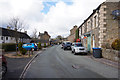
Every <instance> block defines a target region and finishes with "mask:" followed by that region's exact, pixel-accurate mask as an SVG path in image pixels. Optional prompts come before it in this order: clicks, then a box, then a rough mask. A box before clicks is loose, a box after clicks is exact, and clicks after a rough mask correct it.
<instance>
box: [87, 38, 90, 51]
mask: <svg viewBox="0 0 120 80" xmlns="http://www.w3.org/2000/svg"><path fill="white" fill-rule="evenodd" d="M87 50H88V51H89V52H90V51H91V36H88V39H87Z"/></svg>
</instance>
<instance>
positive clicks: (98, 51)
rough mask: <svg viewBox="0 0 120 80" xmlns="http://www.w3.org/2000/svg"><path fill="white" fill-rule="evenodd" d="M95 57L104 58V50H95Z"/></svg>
mask: <svg viewBox="0 0 120 80" xmlns="http://www.w3.org/2000/svg"><path fill="white" fill-rule="evenodd" d="M93 57H95V58H102V50H101V48H93Z"/></svg>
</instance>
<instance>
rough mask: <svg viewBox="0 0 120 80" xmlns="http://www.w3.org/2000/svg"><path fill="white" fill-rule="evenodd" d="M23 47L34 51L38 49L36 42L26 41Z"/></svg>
mask: <svg viewBox="0 0 120 80" xmlns="http://www.w3.org/2000/svg"><path fill="white" fill-rule="evenodd" d="M22 47H23V48H25V49H26V50H34V51H36V50H37V45H35V44H34V43H26V44H23V46H22Z"/></svg>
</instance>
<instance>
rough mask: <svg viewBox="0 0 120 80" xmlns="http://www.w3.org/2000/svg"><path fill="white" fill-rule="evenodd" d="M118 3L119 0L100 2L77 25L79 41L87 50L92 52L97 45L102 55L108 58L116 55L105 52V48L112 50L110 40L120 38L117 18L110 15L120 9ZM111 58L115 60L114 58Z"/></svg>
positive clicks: (119, 3)
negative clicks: (115, 0) (116, 0)
mask: <svg viewBox="0 0 120 80" xmlns="http://www.w3.org/2000/svg"><path fill="white" fill-rule="evenodd" d="M119 5H120V2H109V0H108V1H105V2H103V3H101V4H100V5H99V6H98V7H97V8H96V9H95V10H93V13H92V14H91V15H90V16H89V17H88V18H87V19H86V20H84V22H83V23H82V24H81V25H80V26H79V35H80V37H81V41H82V43H83V44H84V46H85V47H87V49H88V51H89V52H92V48H93V47H99V48H102V50H103V52H102V54H103V57H105V58H109V59H112V58H113V57H117V54H115V55H113V53H111V54H110V53H109V52H106V50H107V49H110V50H112V49H111V44H112V42H113V41H114V40H115V39H117V38H120V35H119V33H120V27H119V26H120V25H119V22H118V21H119V19H115V18H114V16H113V15H112V12H113V11H114V10H120V7H119ZM108 51H109V50H108ZM111 52H112V51H111ZM107 53H109V54H107ZM110 55H111V56H110ZM110 57H111V58H110ZM112 60H115V58H114V59H112ZM116 60H118V58H116Z"/></svg>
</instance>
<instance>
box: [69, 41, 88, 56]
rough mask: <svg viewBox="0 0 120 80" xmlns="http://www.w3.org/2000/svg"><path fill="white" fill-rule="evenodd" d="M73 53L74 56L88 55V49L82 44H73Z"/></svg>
mask: <svg viewBox="0 0 120 80" xmlns="http://www.w3.org/2000/svg"><path fill="white" fill-rule="evenodd" d="M71 51H72V53H74V54H81V53H82V54H87V49H86V48H85V47H84V46H83V45H82V43H80V42H78V43H73V44H72V46H71Z"/></svg>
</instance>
